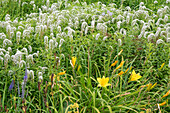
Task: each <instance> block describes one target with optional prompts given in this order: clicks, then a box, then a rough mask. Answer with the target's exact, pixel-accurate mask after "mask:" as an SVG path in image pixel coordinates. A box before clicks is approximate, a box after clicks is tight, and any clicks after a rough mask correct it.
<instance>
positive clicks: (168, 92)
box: [162, 90, 170, 98]
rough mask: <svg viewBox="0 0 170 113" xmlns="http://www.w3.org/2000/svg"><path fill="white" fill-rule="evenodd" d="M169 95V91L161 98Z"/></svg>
mask: <svg viewBox="0 0 170 113" xmlns="http://www.w3.org/2000/svg"><path fill="white" fill-rule="evenodd" d="M169 94H170V90H169V91H168V92H167V93H166V94H165V95H163V96H162V98H164V97H167V96H168V95H169Z"/></svg>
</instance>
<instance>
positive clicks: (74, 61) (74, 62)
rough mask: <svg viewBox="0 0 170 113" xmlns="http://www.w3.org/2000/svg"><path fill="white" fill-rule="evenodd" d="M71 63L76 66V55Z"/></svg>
mask: <svg viewBox="0 0 170 113" xmlns="http://www.w3.org/2000/svg"><path fill="white" fill-rule="evenodd" d="M71 63H72V66H73V68H74V66H75V64H76V57H72V60H71Z"/></svg>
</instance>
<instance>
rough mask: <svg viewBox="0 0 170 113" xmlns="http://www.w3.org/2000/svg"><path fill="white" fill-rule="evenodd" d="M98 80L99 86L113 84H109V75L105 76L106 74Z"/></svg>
mask: <svg viewBox="0 0 170 113" xmlns="http://www.w3.org/2000/svg"><path fill="white" fill-rule="evenodd" d="M97 81H98V82H99V84H98V87H106V86H109V85H111V84H108V82H109V77H107V78H105V76H103V78H97Z"/></svg>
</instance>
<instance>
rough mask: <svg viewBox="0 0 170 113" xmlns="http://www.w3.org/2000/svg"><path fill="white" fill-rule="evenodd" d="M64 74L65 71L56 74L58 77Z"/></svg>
mask: <svg viewBox="0 0 170 113" xmlns="http://www.w3.org/2000/svg"><path fill="white" fill-rule="evenodd" d="M64 74H66V71H63V72H60V73H58V75H64Z"/></svg>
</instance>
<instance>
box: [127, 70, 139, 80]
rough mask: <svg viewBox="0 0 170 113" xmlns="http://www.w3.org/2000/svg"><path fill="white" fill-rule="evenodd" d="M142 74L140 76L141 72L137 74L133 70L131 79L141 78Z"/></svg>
mask: <svg viewBox="0 0 170 113" xmlns="http://www.w3.org/2000/svg"><path fill="white" fill-rule="evenodd" d="M141 77H142V76H140V74H139V73H138V74H136V72H135V71H134V70H133V72H132V74H131V76H130V81H136V80H138V79H140V78H141Z"/></svg>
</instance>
